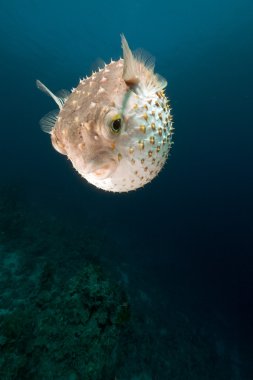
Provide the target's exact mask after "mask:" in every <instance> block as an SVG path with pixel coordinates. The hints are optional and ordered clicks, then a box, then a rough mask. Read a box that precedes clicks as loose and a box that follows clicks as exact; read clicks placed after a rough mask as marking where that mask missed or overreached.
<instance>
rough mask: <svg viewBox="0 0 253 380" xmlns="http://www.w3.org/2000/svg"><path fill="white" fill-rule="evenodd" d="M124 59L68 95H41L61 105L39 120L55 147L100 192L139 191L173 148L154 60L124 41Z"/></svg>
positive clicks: (165, 101)
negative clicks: (101, 190) (48, 96)
mask: <svg viewBox="0 0 253 380" xmlns="http://www.w3.org/2000/svg"><path fill="white" fill-rule="evenodd" d="M121 42H122V48H123V59H119V60H118V61H116V62H114V61H112V62H111V63H109V64H108V65H105V66H104V67H103V68H102V69H99V70H98V71H97V72H93V73H92V75H91V76H90V77H86V79H82V80H80V82H79V84H78V86H77V87H76V88H74V89H72V92H71V93H69V92H67V91H66V90H62V91H61V92H60V93H59V94H57V95H54V94H53V93H52V92H51V91H50V90H49V89H48V88H47V87H46V86H45V85H43V84H42V83H41V82H40V81H38V80H37V82H36V83H37V86H38V88H39V89H40V90H42V91H44V92H46V93H47V94H48V95H50V96H51V97H52V98H53V99H54V101H55V102H56V103H57V104H58V106H59V109H60V110H58V111H52V112H50V113H49V114H47V115H46V116H44V118H42V119H41V121H40V124H41V127H42V129H43V130H44V131H45V132H48V133H49V134H50V135H51V140H52V144H53V146H54V148H55V149H56V150H57V151H58V152H60V153H62V154H64V155H66V156H67V157H68V158H69V160H70V161H71V162H72V164H73V167H74V168H75V169H76V170H77V171H78V172H79V173H80V174H81V176H82V177H84V178H85V179H86V180H87V181H88V182H90V183H91V184H93V185H95V186H96V187H98V188H100V189H103V190H107V191H113V192H127V191H130V190H135V189H137V188H139V187H142V186H144V185H145V184H146V183H148V182H150V181H151V180H152V179H153V178H154V177H156V175H157V174H158V173H159V172H160V170H161V169H162V167H163V166H164V163H165V161H166V159H167V157H168V154H169V151H170V148H171V145H172V134H173V127H172V115H171V109H170V105H169V102H168V99H167V98H166V96H165V93H164V89H165V87H166V85H167V82H166V80H165V79H164V78H162V77H161V76H160V75H158V74H155V73H154V61H153V60H152V58H150V57H148V58H147V57H146V58H144V55H143V54H140V53H139V54H134V53H132V51H131V50H130V48H129V46H128V43H127V41H126V39H125V37H124V36H123V35H122V36H121Z"/></svg>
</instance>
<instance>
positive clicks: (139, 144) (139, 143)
mask: <svg viewBox="0 0 253 380" xmlns="http://www.w3.org/2000/svg"><path fill="white" fill-rule="evenodd" d="M138 146H139V149H140V150H143V149H144V141H139V142H138Z"/></svg>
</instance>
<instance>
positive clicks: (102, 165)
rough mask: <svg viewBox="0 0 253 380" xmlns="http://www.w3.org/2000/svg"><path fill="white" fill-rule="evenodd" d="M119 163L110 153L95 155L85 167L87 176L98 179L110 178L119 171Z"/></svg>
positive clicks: (97, 153)
mask: <svg viewBox="0 0 253 380" xmlns="http://www.w3.org/2000/svg"><path fill="white" fill-rule="evenodd" d="M117 166H118V163H117V160H116V158H115V156H114V155H112V154H111V153H110V152H108V151H103V150H101V151H99V152H96V153H93V154H92V155H91V156H90V157H89V160H88V163H87V165H86V167H85V174H87V175H91V174H92V175H93V176H95V177H96V178H98V179H106V178H108V177H110V176H111V175H112V174H113V173H114V172H115V170H116V169H117Z"/></svg>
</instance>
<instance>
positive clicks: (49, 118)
mask: <svg viewBox="0 0 253 380" xmlns="http://www.w3.org/2000/svg"><path fill="white" fill-rule="evenodd" d="M59 112H60V111H59V110H53V111H51V112H49V113H48V114H46V115H45V116H43V118H42V119H40V126H41V129H42V131H43V132H46V133H50V134H51V132H52V129H53V128H54V126H55V123H56V121H57V117H58V114H59Z"/></svg>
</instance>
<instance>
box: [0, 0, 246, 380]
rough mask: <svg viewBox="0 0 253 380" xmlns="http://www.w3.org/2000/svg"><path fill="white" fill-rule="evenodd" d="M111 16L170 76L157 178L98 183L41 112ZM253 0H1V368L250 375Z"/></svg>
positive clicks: (20, 373) (33, 374) (92, 375)
mask: <svg viewBox="0 0 253 380" xmlns="http://www.w3.org/2000/svg"><path fill="white" fill-rule="evenodd" d="M120 33H124V34H125V36H126V38H127V40H128V42H129V45H130V47H131V48H132V49H133V50H134V49H136V48H139V47H141V48H143V49H145V50H147V51H149V52H150V53H151V54H152V55H153V56H154V57H155V58H156V69H155V71H156V72H157V73H159V74H161V75H162V76H164V77H165V78H166V79H167V81H168V87H167V90H166V94H167V96H168V97H169V99H170V101H171V106H172V113H173V117H174V127H175V134H174V145H173V148H172V151H171V154H170V157H169V159H168V162H167V164H166V166H165V168H164V169H163V170H162V171H161V173H160V174H159V176H158V177H157V178H155V179H154V180H153V181H152V183H150V184H148V185H147V186H145V187H144V188H142V189H139V190H137V191H133V192H129V193H126V194H114V193H109V192H104V191H102V190H98V189H97V188H95V187H93V186H92V185H90V184H88V183H87V182H86V181H85V180H84V179H82V178H81V177H80V176H79V175H78V174H77V172H76V171H75V170H73V168H72V166H71V163H70V161H68V160H66V159H65V158H64V157H63V156H60V155H59V154H58V153H57V152H56V151H55V150H54V149H53V148H52V146H51V142H50V139H49V136H48V135H47V134H45V133H43V132H42V131H41V129H40V127H39V120H40V118H41V117H42V116H43V115H44V114H46V113H47V112H49V111H50V110H52V109H54V108H55V106H54V104H53V102H52V100H51V99H50V98H49V97H46V96H43V94H42V93H41V92H40V91H38V89H37V88H36V85H35V81H36V79H40V80H41V81H42V82H43V83H45V84H46V85H47V86H48V87H49V88H50V89H51V90H52V91H57V90H60V89H61V88H66V89H71V88H73V87H75V86H76V85H77V83H78V81H79V78H82V77H83V76H86V75H90V73H91V71H92V70H94V69H96V62H98V61H99V60H104V61H105V62H106V63H108V62H109V61H110V59H111V58H112V59H114V60H116V59H118V58H119V57H120V56H121V54H122V52H121V46H120ZM252 41H253V2H252V1H251V0H230V1H228V0H213V1H209V0H208V1H207V0H206V1H201V0H189V1H187V0H181V1H180V0H179V1H176V0H168V1H165V0H163V1H162V0H160V1H159V0H158V1H156V2H153V1H150V0H145V1H143V0H136V1H132V0H130V1H127V2H119V1H110V0H108V1H105V2H103V1H94V2H87V1H77V0H73V1H71V2H69V1H65V0H61V1H58V0H54V1H49V0H48V1H46V0H44V1H38V0H30V1H28V0H23V1H18V0H12V1H7V0H1V2H0V48H1V49H0V62H1V70H0V83H1V91H0V97H1V99H0V109H1V136H0V148H1V149H0V170H1V177H0V211H1V213H0V228H1V230H0V253H1V255H0V352H1V354H0V378H1V379H45V380H46V379H70V380H75V379H82V380H86V379H93V380H96V379H104V380H116V379H117V380H150V379H152V380H153V379H154V380H167V379H168V380H192V379H194V380H196V379H199V380H205V379H217V380H223V379H224V380H250V379H252V378H253V364H252V358H253V348H252V341H253V322H252V321H253V244H252V243H253V241H252V240H253V199H252V194H253V170H252V169H253V149H252V144H253V123H252V109H253V96H252V88H253V72H252V67H253V42H252Z"/></svg>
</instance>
